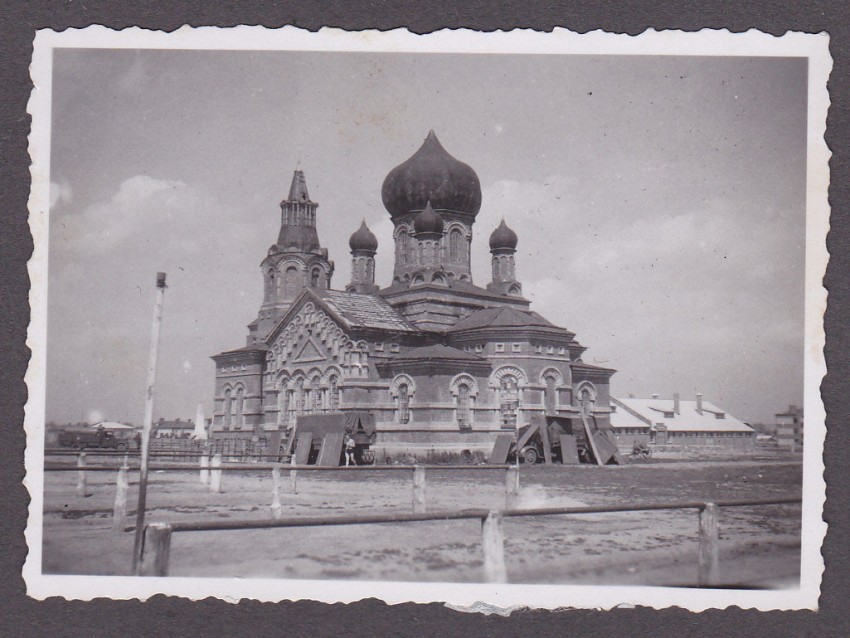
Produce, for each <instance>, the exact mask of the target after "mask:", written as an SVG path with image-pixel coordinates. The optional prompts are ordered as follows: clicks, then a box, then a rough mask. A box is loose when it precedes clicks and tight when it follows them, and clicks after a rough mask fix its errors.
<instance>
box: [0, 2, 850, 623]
mask: <svg viewBox="0 0 850 638" xmlns="http://www.w3.org/2000/svg"><path fill="white" fill-rule="evenodd" d="M606 5H607V3H599V2H574V3H570V6H564V7H558V6H555V4H554V3H542V2H531V1H529V0H525V1H522V0H511V1H501V2H494V1H492V0H466V1H465V2H463V3H459V4H458V5H457V6H455V5H454V4H451V3H447V2H430V3H427V5H421V4H419V3H416V4H414V3H411V4H404V3H400V2H381V3H378V2H365V1H363V0H356V1H349V2H340V1H337V2H329V3H324V4H323V5H319V4H318V3H311V2H257V1H251V0H248V1H244V2H240V3H221V6H214V4H213V3H204V2H197V1H195V2H190V1H183V2H177V1H174V2H169V1H168V0H163V1H159V2H155V1H151V0H146V1H140V2H133V3H130V2H126V1H115V2H106V1H102V0H90V1H88V2H85V3H80V2H74V1H68V2H61V3H58V2H56V3H53V2H44V1H32V2H21V1H20V0H17V1H13V2H8V3H6V4H4V10H3V12H2V13H0V47H2V60H3V64H2V65H0V87H2V88H0V98H2V99H0V118H2V120H0V153H2V156H1V157H2V163H0V176H1V177H0V179H2V183H0V210H2V211H3V213H4V215H3V221H4V226H5V227H4V229H3V232H2V233H0V265H1V266H0V267H2V275H3V276H2V278H0V335H2V339H3V348H2V349H0V352H2V365H0V388H2V389H3V392H2V398H0V403H2V408H3V410H2V415H3V419H2V427H0V453H1V454H2V460H3V463H0V485H2V486H3V490H2V501H0V502H2V506H3V516H2V517H0V549H2V551H0V566H2V578H0V627H2V628H3V630H0V633H4V634H6V635H19V636H23V635H32V636H45V635H49V636H100V635H125V636H158V635H168V636H174V637H182V636H202V635H221V636H228V635H246V636H264V635H281V634H289V635H306V636H310V638H312V637H314V636H325V635H334V636H336V635H340V634H343V635H345V636H347V637H349V636H359V635H368V636H381V635H404V636H407V635H430V636H440V635H465V636H501V635H505V636H514V637H516V636H550V635H551V636H569V635H574V636H578V635H581V636H605V637H609V636H612V635H620V636H659V635H663V636H718V635H727V636H744V635H746V636H768V635H770V636H773V637H778V636H847V635H850V614H848V613H847V609H846V604H845V601H846V600H847V599H848V598H850V591H848V590H850V587H848V581H850V579H848V577H847V573H848V571H850V562H849V561H848V554H850V549H849V548H850V535H848V501H850V498H848V494H850V472H848V471H847V467H848V465H850V454H848V448H850V440H848V439H850V437H848V427H847V423H846V421H847V415H848V414H850V399H848V392H847V385H848V384H847V379H848V377H850V375H848V372H850V371H848V367H850V361H848V356H847V353H848V352H850V343H848V340H850V336H848V331H847V326H848V325H850V305H848V303H847V297H848V292H850V276H848V260H850V227H848V212H849V211H848V183H847V179H846V176H847V175H848V174H850V166H848V160H849V159H850V157H848V154H850V149H848V143H847V141H848V139H850V130H848V119H850V106H849V105H848V101H849V100H850V96H848V87H850V7H849V6H847V5H846V4H845V3H840V2H788V1H786V2H770V3H768V2H754V3H748V6H743V5H742V3H738V2H733V1H727V2H712V1H704V2H700V3H698V5H696V4H693V5H690V6H687V5H684V3H673V2H635V1H628V0H624V1H621V2H618V3H616V10H612V8H611V7H612V6H613V5H607V6H606ZM696 6H698V7H699V8H698V9H696V8H695V7H696ZM615 14H616V15H615ZM90 24H103V25H105V26H108V27H111V28H116V29H120V28H125V27H130V26H140V27H143V28H146V29H160V30H166V31H170V30H174V29H176V28H178V27H180V26H181V25H183V24H190V25H193V26H202V25H218V26H234V25H237V24H262V25H264V26H267V27H280V26H284V25H287V24H293V25H295V26H298V27H301V28H305V29H309V30H316V29H318V28H320V27H322V26H334V27H341V28H346V29H352V30H358V29H367V28H371V29H381V30H385V29H392V28H397V27H407V28H409V29H410V30H411V31H414V32H417V33H426V32H431V31H434V30H438V29H441V28H460V27H467V28H475V29H480V30H485V31H490V30H496V29H504V30H508V29H511V28H516V27H520V28H533V29H538V30H551V29H552V28H553V27H555V26H564V27H567V28H570V29H572V30H574V31H579V32H586V31H589V30H595V29H605V30H608V31H616V32H624V33H630V34H637V33H640V32H642V31H644V30H645V29H647V28H650V27H652V28H655V29H683V30H697V29H700V28H705V27H708V28H726V29H729V30H730V31H733V32H739V31H745V30H747V29H750V28H756V29H759V30H761V31H765V32H768V33H773V34H775V35H780V34H782V33H784V32H785V31H787V30H794V31H806V32H811V33H815V32H820V31H828V32H829V33H830V36H831V45H830V52H831V54H832V56H833V60H834V68H833V72H832V76H831V80H830V85H829V88H830V95H831V99H832V107H831V109H830V113H829V118H828V122H827V126H828V131H827V143H828V145H829V147H830V149H831V150H832V152H833V157H832V160H831V163H830V168H831V173H832V176H833V180H832V181H833V183H832V186H831V188H830V204H831V205H832V219H831V224H832V230H831V232H830V234H829V237H828V248H829V251H830V254H831V259H830V265H829V269H828V271H827V275H826V286H827V288H828V290H829V307H828V310H827V315H826V330H827V344H826V358H827V365H828V367H829V373H828V376H827V377H826V379H825V381H824V383H823V386H822V393H823V398H824V401H825V404H826V409H827V415H828V416H827V428H828V434H827V441H826V452H825V462H826V480H827V483H828V489H827V497H828V498H827V504H826V513H825V517H826V519H827V521H828V522H829V524H830V529H829V533H828V535H827V538H826V542H825V545H824V550H823V551H824V556H825V558H826V563H827V570H826V573H825V575H824V580H823V594H822V597H821V606H820V607H821V609H820V611H819V612H818V613H810V612H771V613H759V612H752V611H743V612H742V611H740V610H726V611H709V612H705V613H703V614H699V615H696V614H692V613H690V612H687V611H683V610H678V609H673V610H664V611H654V610H648V609H636V610H616V611H612V612H596V611H564V612H548V611H526V612H521V613H515V614H513V615H512V616H511V617H510V618H501V617H497V616H488V617H485V616H481V615H477V614H475V615H473V614H461V613H458V612H454V611H451V610H449V609H446V608H445V607H443V606H441V605H436V604H433V605H399V606H394V607H390V606H387V605H385V604H384V603H382V602H380V601H376V600H371V601H363V602H359V603H355V604H352V605H334V606H328V605H324V604H320V603H312V602H300V603H281V604H261V603H256V602H243V603H240V604H239V605H231V604H227V603H224V602H221V601H217V600H212V599H210V600H206V601H202V602H197V603H192V602H189V601H186V600H178V599H166V598H165V597H162V596H160V597H156V598H154V599H152V600H151V601H148V602H147V603H139V602H113V601H95V602H92V603H81V602H70V603H69V602H65V601H61V600H57V599H51V600H48V601H45V602H36V601H33V600H30V599H28V598H26V595H25V588H24V583H23V579H22V578H21V565H22V564H23V560H24V558H25V556H26V551H27V548H26V543H25V542H24V537H23V531H24V528H25V525H26V515H27V511H26V508H27V503H28V496H27V493H26V490H25V489H24V487H23V485H22V484H21V480H22V478H23V475H24V462H23V452H24V444H25V441H24V433H23V429H22V427H21V424H22V423H23V406H24V404H25V402H26V386H25V385H24V383H23V377H24V373H25V371H26V366H27V361H28V357H29V351H28V350H27V348H26V346H25V338H26V327H27V324H28V321H29V308H28V303H27V292H28V288H29V281H28V277H27V272H26V261H27V259H28V257H29V255H30V252H31V250H32V242H31V238H30V235H29V228H28V226H27V197H28V193H29V171H28V165H29V156H28V154H27V135H28V133H29V126H30V120H29V116H28V115H27V113H26V102H27V100H28V98H29V94H30V90H31V83H30V79H29V70H28V66H29V63H30V58H31V54H32V40H33V37H34V34H35V31H36V30H37V29H40V28H52V29H55V30H63V29H65V28H69V27H77V28H81V27H85V26H88V25H90Z"/></svg>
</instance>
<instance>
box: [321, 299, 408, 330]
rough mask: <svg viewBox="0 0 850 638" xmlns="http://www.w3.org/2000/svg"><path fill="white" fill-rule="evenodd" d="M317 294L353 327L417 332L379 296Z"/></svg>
mask: <svg viewBox="0 0 850 638" xmlns="http://www.w3.org/2000/svg"><path fill="white" fill-rule="evenodd" d="M315 294H316V296H317V297H319V298H320V299H321V300H322V301H324V302H325V304H327V305H328V307H329V308H330V309H331V310H332V311H333V312H334V313H335V314H336V315H338V316H339V317H340V318H341V319H343V320H345V321H346V322H347V323H348V324H349V326H351V327H355V328H373V329H378V330H392V331H395V332H417V330H416V328H414V327H413V325H412V324H411V323H410V322H409V321H407V319H405V318H404V316H402V315H401V313H399V312H398V311H397V310H396V309H395V308H393V307H392V306H391V305H390V304H388V303H387V302H386V301H385V300H384V299H382V298H381V297H378V296H377V295H365V294H363V293H359V292H343V291H341V290H317V291H315Z"/></svg>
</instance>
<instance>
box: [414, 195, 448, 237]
mask: <svg viewBox="0 0 850 638" xmlns="http://www.w3.org/2000/svg"><path fill="white" fill-rule="evenodd" d="M413 230H415V231H416V233H417V234H418V233H435V234H437V235H441V234H442V233H443V218H442V217H440V213H438V212H437V211H435V210H434V207H433V206H431V202H430V201H429V202H427V203H426V204H425V209H424V210H423V211H422V212H421V213H419V214H418V215H417V216H416V217H414V218H413Z"/></svg>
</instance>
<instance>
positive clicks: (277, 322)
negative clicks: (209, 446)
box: [212, 131, 614, 455]
mask: <svg viewBox="0 0 850 638" xmlns="http://www.w3.org/2000/svg"><path fill="white" fill-rule="evenodd" d="M381 195H382V199H383V203H384V207H385V208H386V209H387V212H388V213H389V215H390V218H391V220H392V222H393V226H394V232H393V242H394V245H393V247H392V250H393V251H394V255H395V267H394V269H393V275H392V281H391V282H390V283H389V285H386V286H384V287H381V286H379V285H378V284H377V283H376V273H375V254H376V253H377V251H378V250H379V246H378V241H377V239H376V237H375V235H374V234H372V232H371V231H370V230H369V229H368V228H367V226H366V224H365V222H363V223H361V224H360V227H359V228H357V229H353V230H354V233H353V234H352V235H351V239H350V240H349V246H350V248H351V264H352V268H351V271H352V274H351V281H350V282H348V283H347V284H346V285H345V286H344V289H334V288H333V286H332V277H333V273H334V263H333V261H331V260H330V259H329V258H328V251H327V249H325V248H323V247H322V246H321V243H320V240H319V236H318V234H317V232H316V216H317V211H318V204H317V203H316V202H314V201H312V200H311V199H310V195H309V192H308V190H307V182H306V180H305V177H304V174H303V172H302V171H300V170H296V171H295V174H294V176H293V178H292V185H291V187H290V190H289V195H288V197H287V198H286V199H285V200H284V201H283V202H281V204H280V208H281V222H280V233H279V234H278V237H277V241H276V242H275V243H274V244H272V246H271V247H270V248H269V250H268V253H267V255H266V256H265V258H264V259H263V261H262V263H261V264H260V270H261V273H262V277H263V302H262V304H261V306H260V309H259V314H258V316H257V318H256V319H255V320H254V321H253V322H252V323H251V324H250V325H249V326H248V336H247V343H246V345H245V346H244V347H242V348H239V349H236V350H230V351H228V352H222V353H221V354H217V355H215V356H213V357H212V358H213V360H214V361H215V364H216V383H215V411H214V417H213V424H212V436H213V437H215V438H228V437H229V438H244V439H249V440H253V441H255V442H262V441H267V440H269V439H270V438H276V437H274V436H273V434H275V433H277V432H285V431H286V430H287V429H288V428H290V427H292V426H293V425H294V424H295V419H296V417H297V416H298V415H304V414H315V413H322V412H331V411H340V410H342V411H345V410H366V411H369V412H371V413H372V414H373V415H374V416H375V421H376V427H377V441H376V443H375V445H374V446H373V447H374V448H376V449H377V451H378V452H379V454H380V453H381V452H384V453H386V454H392V455H395V454H400V453H414V454H415V453H417V452H419V453H424V452H427V451H428V450H435V451H458V452H459V451H461V450H470V451H472V450H480V451H482V452H485V453H486V452H488V451H489V450H490V449H491V448H492V445H493V442H494V440H495V437H496V435H498V434H500V433H504V432H506V431H507V432H510V431H513V430H515V429H516V428H517V427H519V426H521V425H523V424H526V423H528V422H529V419H530V417H531V416H532V415H535V414H538V415H542V414H550V415H561V416H566V417H574V418H578V417H579V410H581V409H585V410H587V411H588V412H589V413H592V414H593V415H594V416H595V417H596V420H597V423H598V424H599V425H600V427H607V426H608V424H609V415H610V411H611V408H610V400H609V381H610V378H611V375H612V374H613V373H614V370H611V369H608V368H601V367H598V366H593V365H589V364H587V363H584V362H583V361H582V358H581V357H582V353H583V352H584V351H585V348H584V347H583V346H582V345H581V344H579V342H578V341H576V339H575V335H574V333H572V332H570V331H569V330H567V329H566V328H562V327H560V326H558V325H555V324H553V323H550V322H549V321H548V320H547V319H544V318H543V317H542V316H540V315H539V314H537V313H536V312H534V311H533V310H531V308H530V302H529V301H528V300H527V299H526V298H524V297H523V296H522V284H521V282H519V281H517V278H516V269H515V263H514V258H515V253H516V247H517V242H518V237H517V234H516V233H515V232H514V231H513V230H511V228H509V227H508V225H507V224H506V223H505V221H504V220H503V221H502V222H501V223H500V224H499V226H498V227H497V228H495V229H492V232H491V235H490V253H491V255H492V280H491V281H490V282H489V283H487V284H486V286H479V285H476V284H475V283H474V282H473V279H472V270H471V260H470V257H471V255H470V246H471V241H472V233H473V226H474V224H475V217H476V215H477V214H478V211H479V209H480V208H481V203H482V202H481V184H480V182H479V180H478V176H477V175H476V173H475V171H474V170H473V169H472V168H470V167H469V166H468V165H467V164H464V163H463V162H460V161H459V160H457V159H455V158H454V157H452V156H451V155H450V154H449V153H448V152H447V151H446V150H445V149H444V148H443V146H442V145H441V144H440V142H439V140H438V139H437V136H436V135H435V134H434V132H433V131H431V132H430V133H429V134H428V137H427V138H426V139H425V141H424V143H423V144H422V146H421V147H420V148H419V150H418V151H417V152H416V153H415V154H414V155H413V156H412V157H411V158H410V159H408V160H407V161H405V162H403V163H402V164H400V165H398V166H396V167H395V168H393V169H392V170H391V171H390V172H389V174H388V175H387V177H386V179H385V180H384V183H383V187H382V191H381ZM344 221H345V220H344V219H343V218H340V219H339V223H344Z"/></svg>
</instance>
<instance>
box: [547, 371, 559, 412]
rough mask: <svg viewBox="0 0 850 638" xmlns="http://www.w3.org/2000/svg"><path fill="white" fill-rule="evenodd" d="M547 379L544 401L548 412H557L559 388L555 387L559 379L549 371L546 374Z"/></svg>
mask: <svg viewBox="0 0 850 638" xmlns="http://www.w3.org/2000/svg"><path fill="white" fill-rule="evenodd" d="M545 380H546V390H545V395H544V398H543V403H544V406H545V408H546V414H555V407H556V406H557V403H558V402H557V394H556V393H557V392H558V390H557V389H556V387H555V384H556V383H557V382H558V379H557V378H556V377H555V375H554V374H552V373H547V374H546V376H545Z"/></svg>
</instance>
